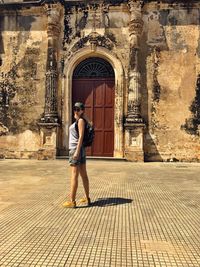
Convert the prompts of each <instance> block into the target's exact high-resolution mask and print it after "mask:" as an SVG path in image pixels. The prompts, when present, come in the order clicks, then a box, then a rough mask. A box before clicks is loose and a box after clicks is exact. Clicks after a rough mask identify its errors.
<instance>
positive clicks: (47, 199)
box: [0, 160, 200, 267]
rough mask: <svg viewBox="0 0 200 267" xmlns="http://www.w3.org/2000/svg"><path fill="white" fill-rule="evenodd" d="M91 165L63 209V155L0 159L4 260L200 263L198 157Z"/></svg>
mask: <svg viewBox="0 0 200 267" xmlns="http://www.w3.org/2000/svg"><path fill="white" fill-rule="evenodd" d="M87 165H88V173H89V177H90V190H91V199H92V205H91V206H90V207H84V206H80V205H78V207H77V208H76V209H66V208H63V207H62V203H63V202H64V201H65V200H66V198H67V194H68V191H69V178H70V173H69V167H68V163H67V161H66V160H54V161H51V160H49V161H35V160H1V161H0V188H1V195H0V210H1V212H0V243H1V245H0V266H2V267H7V266H20V267H22V266H23V267H29V266H31V267H32V266H38V267H39V266H41V267H45V266H53V267H64V266H67V267H68V266H74V267H79V266H81V267H82V266H98V267H99V266H100V267H101V266H102V267H103V266H107V267H109V266H113V267H114V266H117V267H118V266H119V267H121V266H122V267H125V266H133V267H149V266H151V267H155V266H156V267H157V266H159V267H175V266H176V267H178V266H182V267H192V266H193V267H199V266H200V164H197V163H130V162H124V161H98V160H96V161H95V160H88V163H87ZM83 195H84V194H83V188H82V184H81V180H80V182H79V189H78V194H77V200H78V199H80V198H81V197H83Z"/></svg>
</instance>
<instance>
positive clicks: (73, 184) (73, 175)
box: [70, 166, 79, 201]
mask: <svg viewBox="0 0 200 267" xmlns="http://www.w3.org/2000/svg"><path fill="white" fill-rule="evenodd" d="M71 168H72V169H71V170H72V172H71V194H70V197H71V201H75V199H76V191H77V188H78V175H79V166H71Z"/></svg>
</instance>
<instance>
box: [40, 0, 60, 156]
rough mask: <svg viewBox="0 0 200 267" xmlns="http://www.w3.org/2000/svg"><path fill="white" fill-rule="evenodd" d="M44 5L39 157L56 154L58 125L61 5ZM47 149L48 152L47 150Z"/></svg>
mask: <svg viewBox="0 0 200 267" xmlns="http://www.w3.org/2000/svg"><path fill="white" fill-rule="evenodd" d="M56 2H57V1H55V3H50V4H46V5H45V11H46V14H47V36H48V51H47V64H46V82H45V108H44V116H43V117H42V118H41V120H40V122H39V123H38V125H39V127H40V139H41V147H42V149H40V151H39V152H38V155H39V158H42V155H43V154H45V155H46V157H48V156H47V154H48V153H50V154H49V157H51V158H52V157H53V158H54V157H55V155H56V135H57V128H58V126H59V123H58V122H59V118H58V106H57V102H58V101H57V94H58V92H57V89H58V63H57V61H58V40H59V34H60V32H61V24H60V22H61V15H62V5H61V4H60V3H56ZM48 151H49V152H48Z"/></svg>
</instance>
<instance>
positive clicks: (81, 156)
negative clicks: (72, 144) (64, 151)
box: [69, 146, 86, 166]
mask: <svg viewBox="0 0 200 267" xmlns="http://www.w3.org/2000/svg"><path fill="white" fill-rule="evenodd" d="M75 152H76V149H70V150H69V165H70V166H74V165H80V164H84V163H86V154H85V147H84V146H82V147H81V150H80V154H79V158H78V159H73V156H74V153H75Z"/></svg>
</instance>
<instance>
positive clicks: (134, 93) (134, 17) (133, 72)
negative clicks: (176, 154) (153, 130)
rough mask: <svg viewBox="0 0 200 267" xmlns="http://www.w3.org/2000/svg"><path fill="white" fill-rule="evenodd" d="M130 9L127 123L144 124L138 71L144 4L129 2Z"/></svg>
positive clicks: (134, 0)
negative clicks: (142, 8)
mask: <svg viewBox="0 0 200 267" xmlns="http://www.w3.org/2000/svg"><path fill="white" fill-rule="evenodd" d="M128 4H129V8H130V13H131V14H130V27H129V31H130V63H129V66H130V67H129V91H128V115H127V119H126V122H127V123H128V122H132V123H133V122H140V123H141V122H142V121H143V120H142V118H141V114H140V102H141V95H140V87H141V85H140V73H139V70H138V49H139V38H140V35H141V32H142V26H143V21H142V14H141V7H142V2H141V1H137V0H129V2H128Z"/></svg>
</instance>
